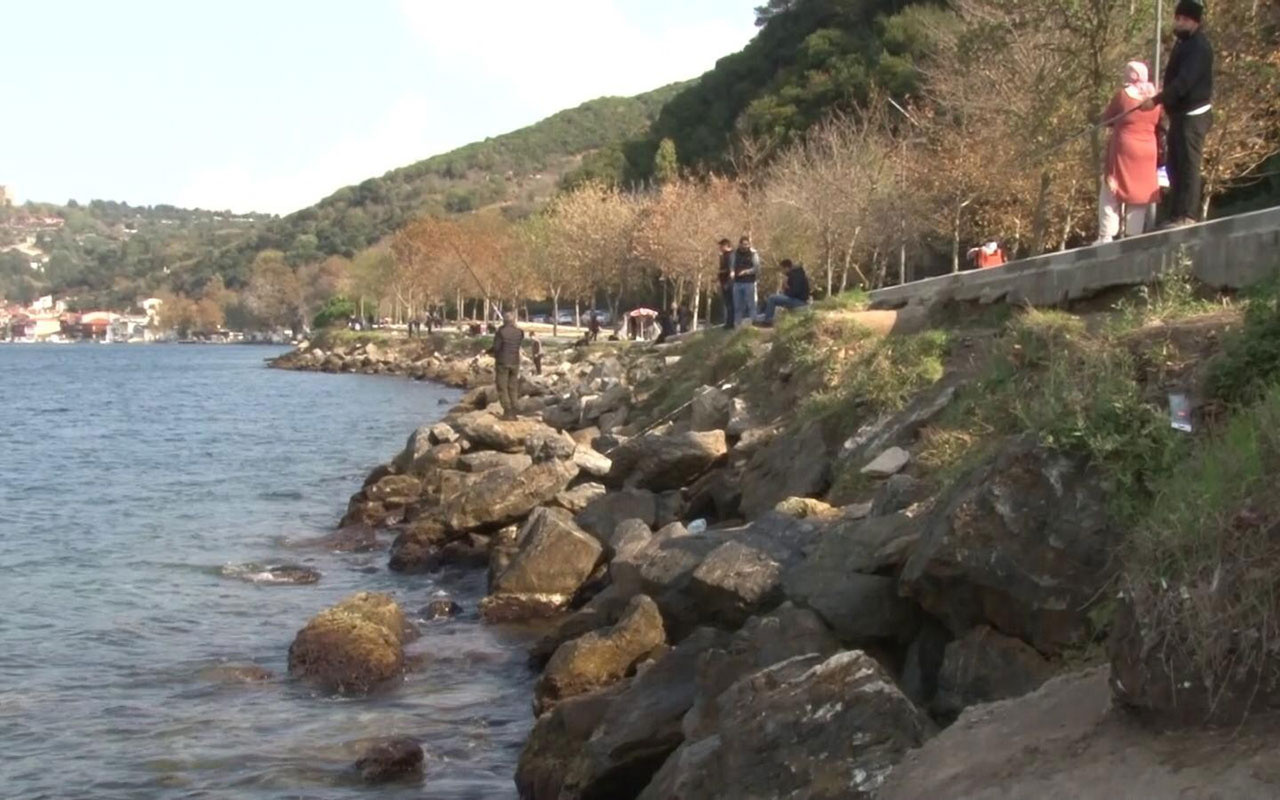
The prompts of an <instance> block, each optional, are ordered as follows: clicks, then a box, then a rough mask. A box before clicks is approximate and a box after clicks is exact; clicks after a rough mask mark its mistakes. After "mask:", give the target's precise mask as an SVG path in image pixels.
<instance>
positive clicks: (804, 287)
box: [761, 258, 809, 325]
mask: <svg viewBox="0 0 1280 800" xmlns="http://www.w3.org/2000/svg"><path fill="white" fill-rule="evenodd" d="M778 266H780V267H782V268H783V269H784V270H786V278H785V279H784V283H783V284H782V293H781V294H775V295H773V296H772V297H770V298H769V299H768V300H766V301H765V304H764V317H762V318H761V321H762V322H763V323H764V324H765V325H772V324H773V315H774V314H776V313H777V311H778V309H779V308H800V307H801V306H807V305H809V276H808V275H806V274H805V272H804V267H800V266H796V265H794V264H792V263H791V259H789V258H784V259H782V261H781V262H779V264H778Z"/></svg>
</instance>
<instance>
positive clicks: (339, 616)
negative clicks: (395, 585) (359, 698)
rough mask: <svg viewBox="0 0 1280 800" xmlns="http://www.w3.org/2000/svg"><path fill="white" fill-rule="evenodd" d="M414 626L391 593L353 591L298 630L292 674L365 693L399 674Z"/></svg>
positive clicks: (319, 684) (320, 685)
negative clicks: (410, 623) (405, 648)
mask: <svg viewBox="0 0 1280 800" xmlns="http://www.w3.org/2000/svg"><path fill="white" fill-rule="evenodd" d="M409 630H410V628H409V626H408V623H407V621H406V620H405V616H404V612H402V611H401V610H400V607H399V606H398V605H396V602H395V601H394V600H392V599H391V597H390V596H388V595H385V594H375V593H370V592H361V593H360V594H356V595H352V596H351V597H348V598H347V599H345V600H343V601H342V602H341V603H339V604H337V605H336V606H333V607H332V608H329V609H326V610H325V611H322V612H320V613H319V614H317V615H316V616H314V617H312V618H311V620H310V621H309V622H307V624H306V626H305V627H304V628H303V629H302V630H300V631H298V635H297V636H296V637H294V640H293V644H292V645H290V646H289V674H290V675H293V676H294V677H297V678H301V679H302V680H304V681H306V682H307V683H309V684H312V685H314V686H316V687H318V688H321V689H323V690H325V691H333V692H339V693H342V694H363V693H365V692H368V691H370V690H371V689H373V688H375V687H377V686H378V685H380V684H383V683H385V682H387V681H390V680H392V679H394V678H397V677H399V675H400V674H401V672H402V671H403V670H404V648H403V643H404V641H405V639H406V638H407V636H408V631H409Z"/></svg>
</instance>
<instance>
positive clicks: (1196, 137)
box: [1167, 111, 1213, 220]
mask: <svg viewBox="0 0 1280 800" xmlns="http://www.w3.org/2000/svg"><path fill="white" fill-rule="evenodd" d="M1212 127H1213V112H1212V111H1206V112H1205V113H1203V114H1197V115H1196V116H1194V117H1189V116H1187V115H1186V114H1178V115H1176V116H1174V118H1173V119H1172V120H1171V121H1170V124H1169V159H1168V161H1169V163H1168V165H1167V166H1168V169H1169V218H1170V219H1174V220H1178V219H1183V218H1186V219H1200V195H1201V192H1202V191H1203V187H1204V180H1203V179H1202V178H1201V177H1200V162H1201V160H1202V159H1203V158H1204V138H1205V136H1207V135H1208V134H1209V129H1210V128H1212Z"/></svg>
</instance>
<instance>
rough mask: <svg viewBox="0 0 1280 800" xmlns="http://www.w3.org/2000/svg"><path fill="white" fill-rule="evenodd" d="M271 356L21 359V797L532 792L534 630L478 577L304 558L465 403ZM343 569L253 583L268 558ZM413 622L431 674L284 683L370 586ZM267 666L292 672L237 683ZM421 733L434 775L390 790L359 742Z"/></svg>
mask: <svg viewBox="0 0 1280 800" xmlns="http://www.w3.org/2000/svg"><path fill="white" fill-rule="evenodd" d="M277 352H279V350H274V349H263V348H259V347H251V346H241V347H237V346H224V347H208V346H179V345H146V346H137V345H133V346H129V345H115V346H100V345H0V798H4V800H9V799H10V798H51V799H52V798H58V800H69V799H71V798H130V799H133V798H273V799H274V798H349V797H377V798H404V797H415V798H420V797H429V798H477V799H479V798H486V799H487V798H509V797H514V796H515V791H514V787H513V784H512V781H511V776H512V773H513V771H514V765H515V761H516V758H517V757H518V754H519V750H520V746H521V744H522V741H523V739H524V736H525V735H526V733H527V731H528V728H529V726H530V725H531V719H530V711H529V696H530V685H531V682H532V678H531V676H530V675H529V674H528V672H527V670H526V669H525V668H524V652H525V651H524V646H525V645H526V644H527V642H528V638H529V634H528V633H527V632H521V631H514V630H502V629H493V628H487V627H482V626H480V625H479V624H478V623H477V622H476V620H475V618H474V616H473V614H474V609H475V603H476V601H477V600H478V599H479V597H480V596H481V595H482V592H483V576H482V575H479V574H468V575H463V574H459V575H445V576H438V577H436V578H424V577H405V576H398V575H393V574H390V573H389V572H388V571H387V569H386V553H385V552H380V553H370V554H358V555H349V554H348V555H343V554H333V553H329V552H326V551H324V550H323V549H316V548H313V547H312V548H309V547H306V546H301V545H300V544H299V543H300V542H304V541H305V540H306V539H308V538H310V537H315V536H317V535H320V534H322V533H325V532H328V531H331V530H332V528H333V525H334V523H335V521H336V520H337V519H338V517H339V516H340V515H341V513H342V510H343V509H344V507H345V505H346V500H347V498H348V497H349V496H350V494H351V493H352V492H354V491H355V490H356V489H357V488H358V487H359V484H360V481H361V479H362V478H363V476H364V474H365V473H366V472H367V470H368V469H369V468H370V467H372V466H373V465H374V464H376V463H378V462H380V461H385V460H386V459H388V458H389V457H390V456H391V455H392V454H393V453H394V452H395V451H396V450H397V449H398V448H399V447H401V446H402V445H403V443H404V440H405V438H406V437H407V436H408V434H409V432H410V431H411V430H412V429H413V428H414V427H415V426H417V425H419V424H422V423H424V422H429V421H433V420H435V419H437V418H438V417H439V416H440V415H441V414H442V409H443V408H445V407H444V406H442V405H440V404H439V401H440V399H441V398H446V399H448V400H450V401H452V400H453V399H454V398H455V395H454V393H452V392H451V391H449V390H446V389H442V388H440V387H435V386H431V385H429V384H423V383H414V382H411V381H406V380H403V379H396V378H375V377H364V376H345V375H344V376H337V375H320V374H313V373H298V372H283V371H277V370H268V369H266V368H265V367H264V365H263V359H264V358H265V357H267V356H270V355H274V354H276V353H277ZM281 562H287V563H301V564H306V565H309V566H312V567H314V568H316V569H318V570H320V571H321V573H322V575H323V577H322V578H321V580H320V581H319V582H318V583H315V584H311V585H307V586H291V585H267V584H261V583H254V582H252V581H251V580H249V579H248V575H250V574H251V573H252V572H254V571H255V570H254V568H253V567H252V566H251V565H253V564H259V565H265V564H276V563H281ZM365 589H371V590H379V591H387V592H391V593H392V594H393V595H395V596H396V598H397V599H398V600H399V601H400V602H401V604H402V605H403V606H404V607H405V608H406V610H408V611H414V610H416V609H418V608H420V607H421V606H422V605H424V604H425V603H426V602H427V601H428V600H430V599H431V597H432V595H433V594H434V593H435V592H436V591H438V590H441V589H443V590H447V591H449V592H450V593H451V594H452V595H453V596H454V597H455V598H456V599H457V600H458V601H459V602H460V603H461V604H462V605H463V607H464V608H465V609H467V612H468V615H467V616H465V617H464V618H461V619H459V620H455V621H452V622H446V623H433V624H430V625H423V626H422V627H423V630H424V634H425V635H424V636H423V638H422V639H420V640H419V641H417V642H415V643H414V644H413V645H411V652H413V653H421V654H423V655H424V656H425V665H424V666H423V667H422V668H421V669H419V670H417V671H415V672H413V673H411V674H410V675H409V676H408V677H406V679H405V681H404V682H403V684H401V685H399V686H397V687H395V688H393V689H391V690H390V691H388V692H386V693H384V694H381V695H379V696H377V697H373V698H363V699H337V698H333V697H327V696H322V695H317V694H315V693H313V692H311V691H310V690H308V689H307V688H306V687H304V686H301V685H298V684H296V683H293V682H291V681H289V680H287V678H285V677H284V673H285V661H286V654H287V651H288V648H289V643H290V642H291V641H292V639H293V635H294V633H295V632H296V631H297V630H298V629H299V628H300V627H301V626H302V625H303V624H304V623H305V622H306V620H307V619H308V618H309V617H310V616H311V615H313V614H314V613H316V612H317V611H319V610H321V609H322V608H323V607H325V606H326V605H329V604H331V603H333V602H335V601H337V600H339V599H340V598H342V597H343V596H345V595H347V594H349V593H351V592H355V591H359V590H365ZM233 665H237V666H238V665H258V666H260V667H264V668H266V669H269V670H271V671H272V672H273V673H275V675H276V676H277V677H276V678H275V679H273V680H270V681H268V682H265V683H261V684H245V683H241V682H238V681H235V680H228V679H227V678H226V675H225V672H226V670H225V669H224V668H225V667H227V666H233ZM381 735H408V736H412V737H414V738H416V739H418V740H419V741H421V742H422V743H423V745H424V747H425V749H426V751H427V775H426V778H425V780H424V781H422V782H420V783H408V784H394V785H391V786H383V787H377V788H370V787H365V786H362V785H360V783H359V782H358V781H356V780H354V779H353V776H352V775H351V774H350V773H349V772H348V771H347V770H348V768H349V765H350V764H351V762H352V760H353V759H354V757H355V755H356V752H357V744H358V742H359V740H361V739H362V738H366V737H371V736H381Z"/></svg>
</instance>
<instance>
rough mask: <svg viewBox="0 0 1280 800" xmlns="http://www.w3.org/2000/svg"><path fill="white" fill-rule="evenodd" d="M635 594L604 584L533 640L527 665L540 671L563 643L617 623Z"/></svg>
mask: <svg viewBox="0 0 1280 800" xmlns="http://www.w3.org/2000/svg"><path fill="white" fill-rule="evenodd" d="M634 596H635V595H631V594H626V593H624V592H623V591H622V590H620V589H619V588H618V587H617V586H616V585H613V584H610V585H608V586H606V587H605V588H604V589H603V590H601V591H600V592H599V593H598V594H596V595H593V596H592V597H591V599H590V600H588V601H587V602H586V604H584V605H583V606H582V608H579V609H578V610H576V611H574V612H573V613H572V614H570V615H568V616H567V617H565V618H564V619H562V620H560V621H559V622H558V623H557V624H556V627H555V628H554V629H553V630H552V631H551V632H549V633H547V634H544V635H543V636H542V637H541V638H539V639H538V641H536V642H534V643H533V646H531V647H530V648H529V664H530V666H532V667H533V668H534V669H539V670H540V669H542V668H544V667H545V666H546V664H547V662H548V661H550V660H551V656H553V655H554V654H555V652H556V650H558V649H560V645H562V644H564V643H565V642H569V641H572V640H574V639H577V638H578V637H580V636H583V635H585V634H588V633H591V632H592V631H598V630H601V629H603V628H608V627H609V626H611V625H615V624H617V622H618V620H619V619H621V618H622V615H623V614H624V613H625V612H626V610H627V607H628V605H629V604H630V601H631V599H632V598H633V597H634Z"/></svg>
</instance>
